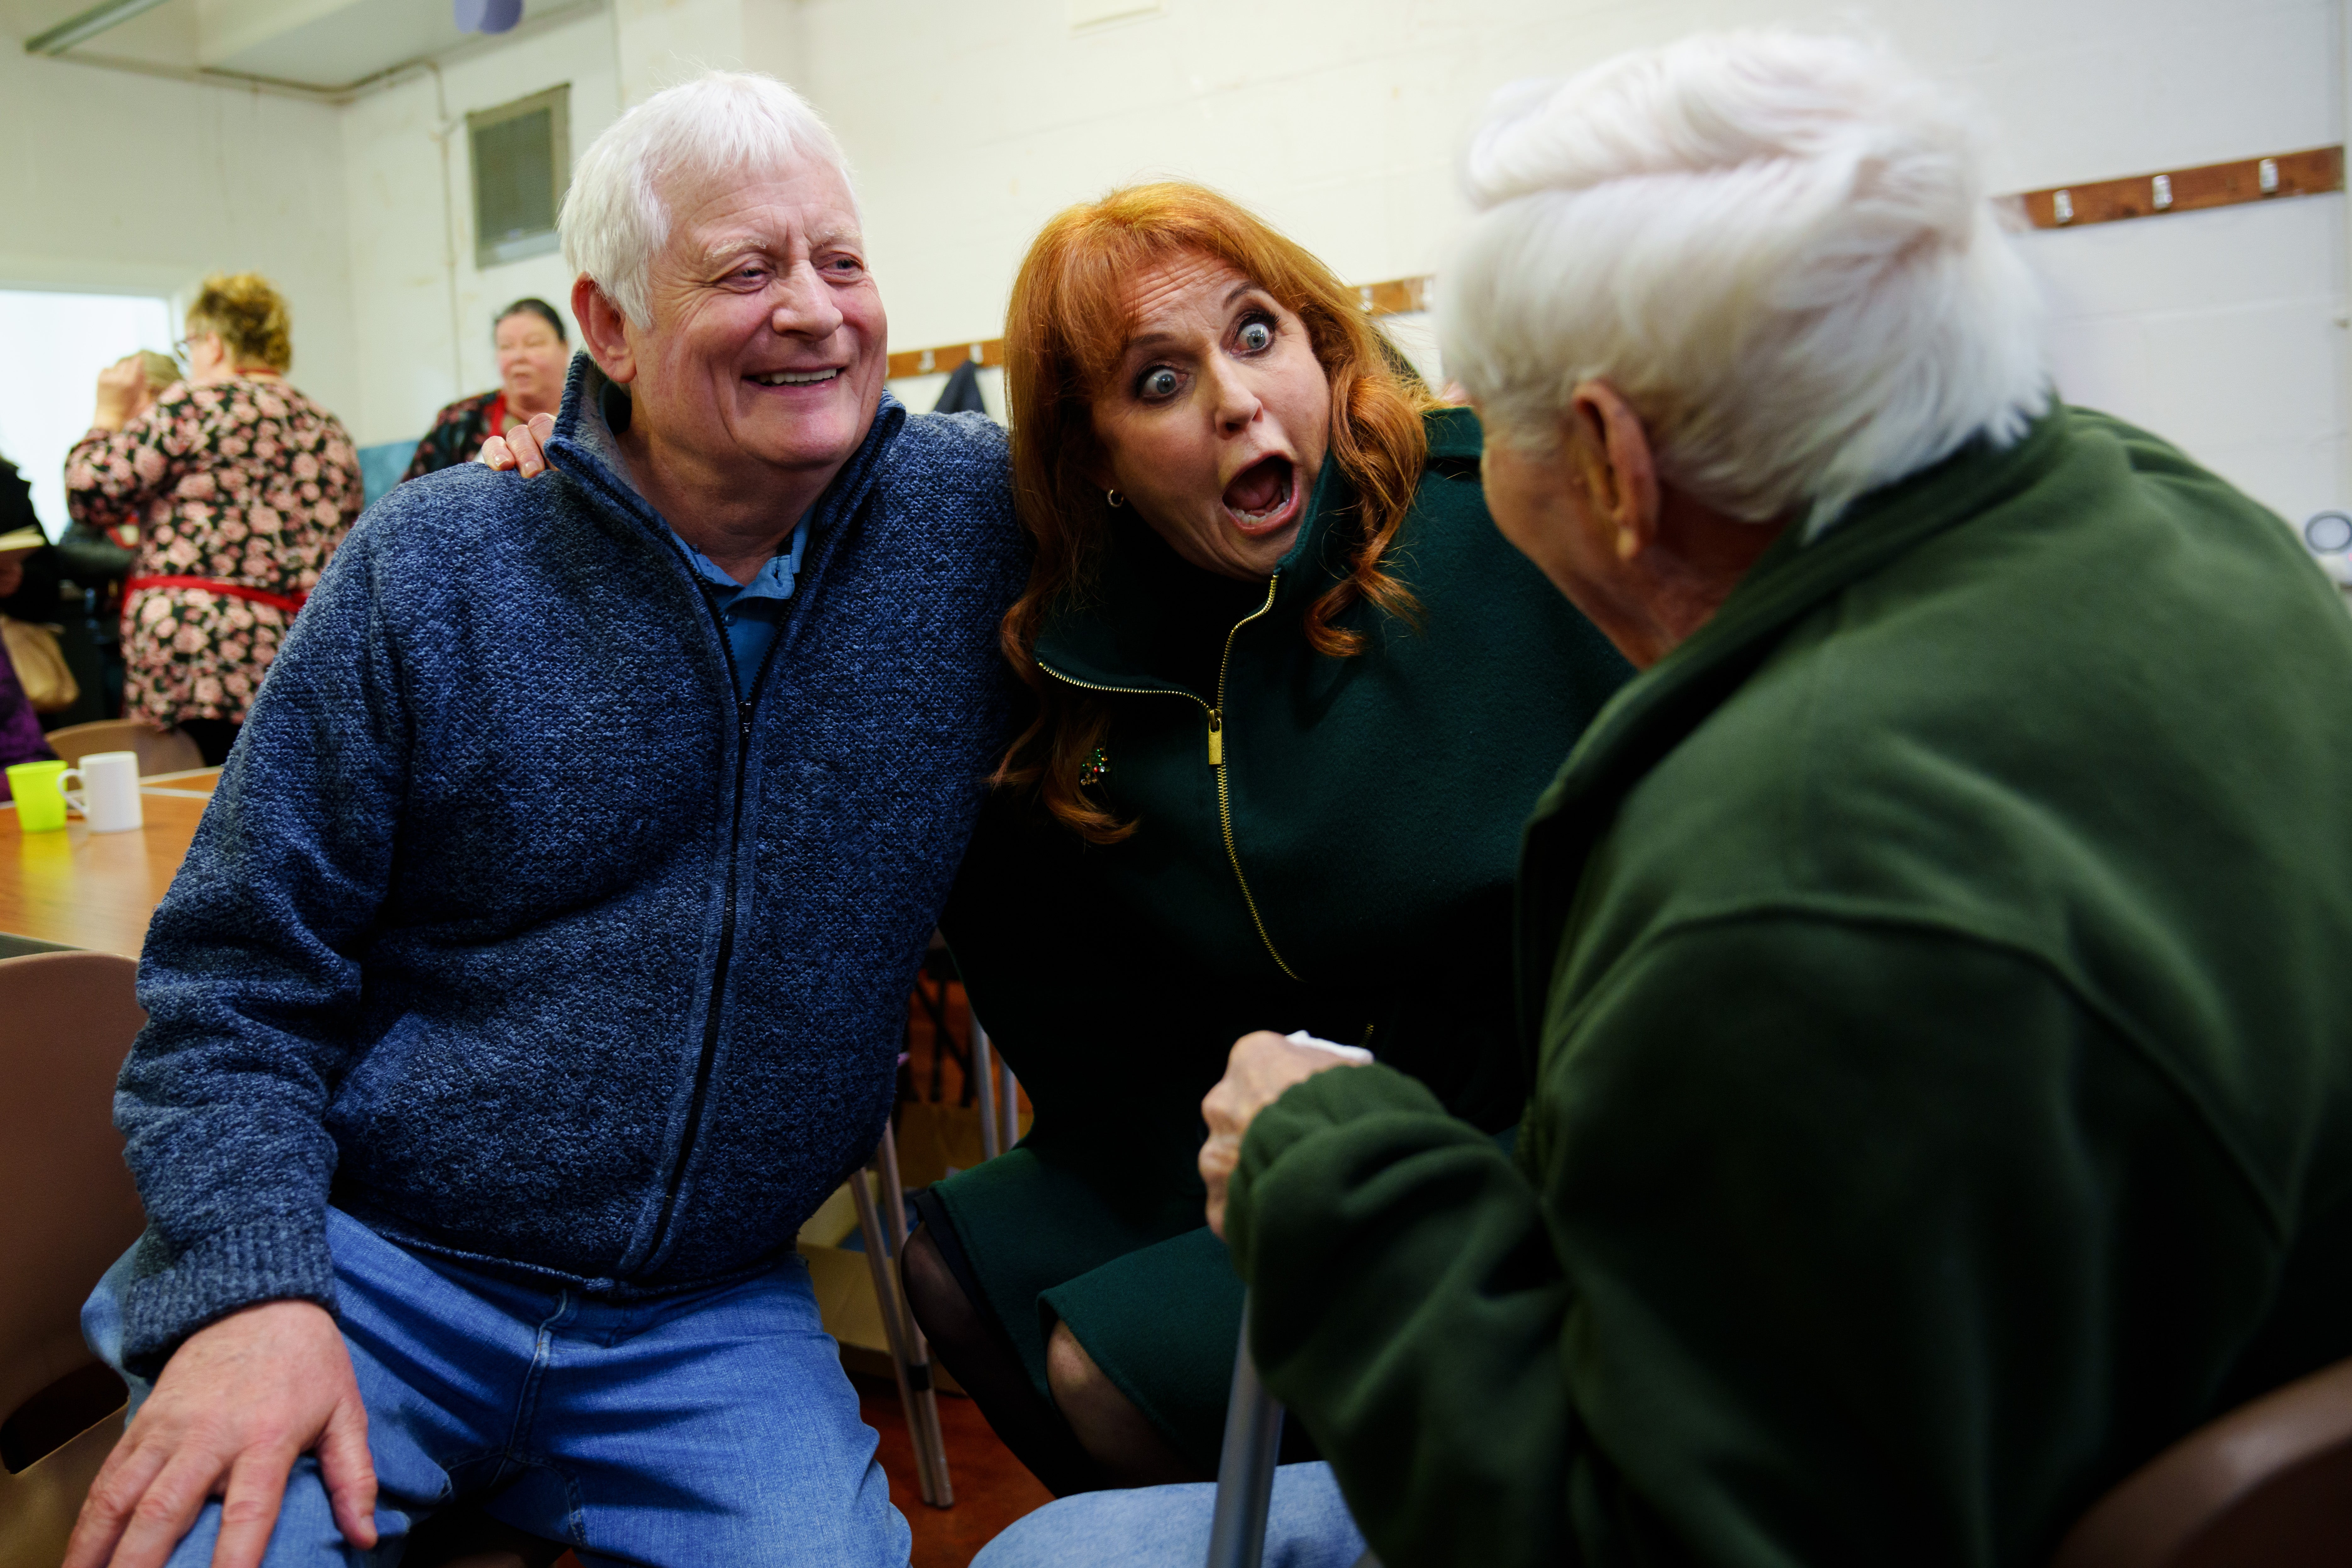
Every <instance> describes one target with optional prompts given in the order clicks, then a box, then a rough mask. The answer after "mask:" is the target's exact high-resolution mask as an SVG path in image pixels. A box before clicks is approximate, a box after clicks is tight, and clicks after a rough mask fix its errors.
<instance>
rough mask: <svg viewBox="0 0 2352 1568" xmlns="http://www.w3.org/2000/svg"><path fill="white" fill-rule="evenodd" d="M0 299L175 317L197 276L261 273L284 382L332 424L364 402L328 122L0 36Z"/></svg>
mask: <svg viewBox="0 0 2352 1568" xmlns="http://www.w3.org/2000/svg"><path fill="white" fill-rule="evenodd" d="M0 147H5V149H6V156H5V157H0V212H5V213H6V214H7V215H8V216H7V223H6V225H5V228H0V288H9V289H56V290H58V291H61V292H68V293H91V292H111V293H123V294H133V295H145V296H150V297H163V298H166V299H171V300H173V301H174V310H173V316H174V320H175V321H176V320H177V317H178V314H179V311H180V310H181V309H182V308H184V305H185V303H186V300H187V299H188V297H189V296H190V294H191V293H192V292H193V289H194V284H195V282H196V280H197V279H200V278H201V277H203V276H204V274H205V273H207V272H213V271H223V272H235V271H243V270H247V269H251V270H254V271H257V272H260V273H262V274H264V275H265V276H267V277H268V279H270V280H271V281H272V282H274V283H275V284H277V286H278V289H279V290H280V291H281V292H283V293H284V294H285V296H286V299H287V302H288V304H289V307H290V308H291V310H292V311H293V316H294V368H293V374H292V377H291V379H292V380H293V381H294V383H295V384H297V385H299V386H300V387H301V388H302V389H303V390H304V391H305V392H308V393H310V395H312V396H314V397H316V398H317V399H318V400H319V401H320V403H322V404H324V405H326V406H327V407H329V408H331V409H333V410H335V411H336V412H337V413H339V414H342V413H347V411H348V410H350V409H351V408H352V405H354V404H355V403H356V402H357V400H358V395H359V391H360V387H361V384H362V377H361V374H360V366H359V363H358V361H357V357H356V355H355V353H354V352H353V350H354V334H353V331H352V309H351V264H350V246H349V241H348V239H347V237H346V234H345V227H344V221H343V210H344V208H343V191H344V170H343V161H342V143H341V119H340V116H339V115H338V113H337V111H336V110H334V109H332V108H330V107H327V106H325V105H321V104H315V103H305V102H300V101H298V100H291V99H286V98H279V97H265V96H262V95H258V94H256V93H253V92H249V91H246V90H243V89H229V88H222V87H214V86H209V85H200V84H193V83H183V82H176V81H166V80H160V79H155V78H152V77H143V76H133V75H130V74H127V73H124V72H121V71H110V70H101V69H98V68H93V67H90V66H86V65H80V64H69V63H67V62H64V61H60V60H52V59H41V58H31V57H28V56H26V54H25V53H24V52H23V51H22V50H21V49H20V48H18V47H16V45H15V44H14V43H13V42H7V41H0ZM0 354H5V355H6V356H7V360H8V363H7V366H6V368H7V373H8V374H10V375H12V376H16V377H20V378H22V377H29V378H32V379H34V380H36V381H47V380H49V379H50V378H52V377H53V378H54V384H52V386H51V391H52V392H53V394H54V395H55V396H57V397H58V398H59V399H61V400H64V401H66V402H68V403H71V404H79V405H80V406H81V408H82V410H83V411H84V412H85V413H87V412H88V410H89V406H90V405H91V403H92V402H93V401H94V388H93V386H92V384H91V382H90V380H89V378H88V377H87V376H86V375H85V374H84V373H83V372H82V371H81V370H80V369H75V370H74V371H73V372H72V373H71V374H67V373H66V372H65V371H64V370H63V369H62V367H58V366H56V365H51V364H46V363H39V361H38V359H37V353H36V351H34V350H32V349H31V348H30V347H28V346H26V345H23V344H11V343H5V342H0ZM20 355H21V356H24V357H22V358H20V357H19V356H20ZM44 521H48V522H49V523H50V524H51V526H53V527H54V526H58V525H59V524H60V523H61V521H62V520H60V519H51V518H45V519H44Z"/></svg>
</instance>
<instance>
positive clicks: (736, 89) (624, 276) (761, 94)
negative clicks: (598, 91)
mask: <svg viewBox="0 0 2352 1568" xmlns="http://www.w3.org/2000/svg"><path fill="white" fill-rule="evenodd" d="M809 160H814V161H815V162H818V163H827V164H830V165H831V166H832V167H834V168H835V169H837V170H839V171H840V173H841V179H842V183H843V184H849V183H850V179H849V161H848V160H847V159H846V158H845V157H843V156H842V153H841V143H840V142H836V141H835V140H834V135H833V132H832V130H831V129H830V128H828V127H827V126H826V124H825V122H824V121H823V120H821V119H819V118H818V116H817V112H816V110H814V109H811V108H810V107H809V105H808V100H806V99H804V98H803V97H801V95H800V94H799V93H797V92H794V91H793V89H791V88H789V87H786V86H785V85H784V84H783V83H782V82H780V81H778V80H777V79H775V78H773V77H772V76H761V75H760V74H758V73H756V72H752V71H706V72H704V73H703V74H702V75H701V76H698V77H697V78H695V79H693V80H692V81H688V82H681V83H679V84H678V85H677V86H676V87H671V88H664V89H662V90H661V91H659V92H657V93H656V94H654V95H653V96H652V97H651V98H649V99H647V100H645V101H644V102H643V103H641V104H639V105H637V106H636V107H635V109H632V110H629V111H628V112H627V113H626V114H624V115H623V116H621V118H620V119H618V120H616V121H614V122H613V123H612V124H611V125H610V126H608V127H606V128H605V131H604V134H603V135H602V136H599V137H597V138H596V140H595V141H594V142H591V143H589V146H588V151H586V152H585V153H582V154H581V155H580V162H579V163H576V164H574V165H573V167H572V188H571V189H570V191H568V192H567V193H566V194H565V195H564V198H563V214H562V217H560V218H559V219H557V221H556V228H557V231H558V232H559V233H561V234H562V237H563V259H564V261H565V263H566V264H567V265H569V266H570V267H572V268H573V269H574V270H575V271H579V272H585V273H586V274H588V276H589V277H591V278H593V279H595V280H596V283H597V286H598V287H599V288H601V289H604V292H605V294H606V295H607V296H609V297H610V298H611V300H612V301H613V302H614V304H616V305H618V306H619V307H620V308H621V313H622V314H624V315H625V316H627V317H628V318H629V320H630V321H634V322H635V323H636V324H637V325H639V326H641V327H642V326H644V325H645V324H646V322H647V321H650V320H651V319H652V301H651V300H650V298H649V297H648V294H647V289H646V274H647V273H648V271H650V270H651V268H652V266H653V259H654V257H655V256H656V254H657V253H658V252H659V251H660V249H661V247H662V246H663V245H664V244H665V243H667V240H668V239H669V226H670V211H669V208H668V206H667V205H666V204H665V203H664V202H663V200H662V191H663V189H664V188H665V187H672V188H674V187H675V186H676V185H677V184H680V183H688V184H690V183H692V182H694V181H697V180H700V179H707V178H712V177H716V176H719V175H725V174H768V173H772V172H773V171H776V170H778V169H782V168H784V167H787V166H789V165H791V164H793V163H800V162H803V161H809ZM856 199H857V197H856V189H855V187H853V188H852V190H851V194H850V200H851V201H852V202H853V203H855V202H856Z"/></svg>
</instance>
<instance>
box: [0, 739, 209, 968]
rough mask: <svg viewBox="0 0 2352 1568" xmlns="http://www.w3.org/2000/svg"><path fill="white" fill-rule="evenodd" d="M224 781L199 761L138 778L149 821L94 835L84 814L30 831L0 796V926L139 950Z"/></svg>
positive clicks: (40, 937) (15, 932)
mask: <svg viewBox="0 0 2352 1568" xmlns="http://www.w3.org/2000/svg"><path fill="white" fill-rule="evenodd" d="M219 779H220V770H219V769H218V768H201V769H198V770H197V771H195V772H194V773H159V774H157V775H156V776H155V777H153V778H148V779H142V780H140V781H139V793H140V795H141V796H142V799H141V801H140V803H139V812H140V815H141V816H143V817H144V818H145V819H146V826H143V827H141V828H138V829H135V830H134V831H132V832H129V833H92V832H91V831H90V830H89V825H88V824H86V823H84V822H83V821H82V819H81V818H80V817H79V816H74V817H68V819H67V821H66V826H65V831H64V832H62V833H26V832H25V831H23V830H22V829H21V828H19V827H18V826H16V807H15V805H12V804H0V931H5V932H6V933H8V934H9V935H12V936H28V937H31V938H33V939H34V940H36V941H37V942H58V943H59V944H61V945H63V946H66V947H88V948H95V949H97V950H98V951H99V952H119V953H121V954H122V955H123V956H124V957H126V958H136V957H138V956H139V950H140V948H141V947H142V946H143V945H144V944H145V942H146V941H147V922H148V921H149V920H150V919H151V918H152V917H153V915H154V913H155V906H156V905H157V904H159V903H161V902H162V901H163V892H164V889H167V888H169V887H170V886H171V885H172V879H173V876H174V875H176V874H177V873H178V871H179V869H180V862H181V861H182V860H183V859H184V858H186V857H187V853H188V842H189V840H191V839H193V838H194V837H195V836H196V820H197V818H199V817H201V816H204V814H205V801H206V800H208V799H210V798H211V796H212V791H213V785H214V784H216V783H217V782H219Z"/></svg>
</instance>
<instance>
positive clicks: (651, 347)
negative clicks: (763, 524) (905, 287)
mask: <svg viewBox="0 0 2352 1568" xmlns="http://www.w3.org/2000/svg"><path fill="white" fill-rule="evenodd" d="M662 196H663V199H664V201H665V203H666V204H667V206H668V207H669V210H670V214H671V220H670V232H669V238H668V240H667V243H666V244H664V245H663V247H662V248H661V250H660V252H659V253H658V254H657V255H656V257H655V258H654V262H653V266H652V268H651V269H650V276H649V278H648V279H647V282H648V285H649V287H648V295H649V299H650V305H651V314H652V317H653V320H652V321H651V322H649V323H647V324H646V325H645V326H642V327H641V326H639V325H638V324H637V323H635V322H630V323H627V324H626V325H625V327H624V329H623V331H624V332H625V336H626V339H627V342H628V349H629V357H630V358H631V360H632V361H633V362H634V369H635V375H634V377H633V378H632V379H631V381H630V384H629V391H630V395H631V398H632V400H633V402H634V404H635V416H634V417H633V425H634V426H635V428H636V430H637V431H639V432H641V433H642V434H643V436H644V437H645V438H646V439H647V441H648V442H649V443H650V444H651V446H652V447H653V449H654V451H655V453H656V456H657V458H671V459H677V460H682V461H683V463H684V464H685V465H686V466H688V467H689V468H696V469H699V470H701V471H702V472H703V473H704V474H705V475H707V476H716V475H718V474H721V473H724V472H726V471H727V470H730V469H735V470H740V469H744V468H770V469H785V470H791V471H793V472H796V473H799V474H803V475H813V474H814V473H815V472H817V471H820V470H829V469H834V468H839V467H840V466H841V464H843V463H844V462H845V461H846V460H847V459H848V458H849V457H850V455H851V454H852V453H854V452H856V450H857V447H858V445H859V443H860V442H862V441H864V440H865V439H866V430H867V429H868V428H869V427H870V426H872V425H873V422H874V412H875V409H876V407H877V405H879V403H880V401H881V396H882V383H883V379H884V376H885V374H886V373H887V369H888V352H887V331H888V328H887V321H885V320H884V317H883V312H882V297H881V294H880V292H879V291H878V290H877V289H876V288H875V286H874V280H873V279H872V277H871V276H869V275H868V274H867V272H866V248H865V242H864V239H863V238H862V237H861V235H860V233H859V228H858V222H857V210H856V205H854V204H853V202H852V201H851V199H850V194H849V186H848V184H847V182H845V180H844V179H843V178H842V176H841V174H840V172H839V171H838V170H836V169H834V168H832V167H830V166H829V165H827V164H825V163H823V162H821V161H817V160H808V159H804V160H801V161H799V162H797V163H793V164H792V165H790V166H787V167H785V168H783V169H781V170H777V171H774V172H772V173H768V174H730V175H726V176H723V177H719V178H713V179H707V180H701V181H679V182H677V183H676V184H672V185H668V186H666V187H665V188H664V190H663V191H662ZM746 477H747V478H748V477H751V476H749V475H747V476H746ZM830 477H831V475H830V473H826V474H825V478H826V479H830Z"/></svg>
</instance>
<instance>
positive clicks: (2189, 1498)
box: [2051, 1361, 2352, 1568]
mask: <svg viewBox="0 0 2352 1568" xmlns="http://www.w3.org/2000/svg"><path fill="white" fill-rule="evenodd" d="M2346 1563H2352V1361H2344V1362H2338V1363H2336V1365H2334V1366H2332V1367H2329V1368H2327V1369H2326V1371H2324V1372H2315V1373H2312V1374H2311V1375H2310V1376H2309V1377H2305V1378H2302V1379H2299V1380H2297V1381H2296V1382H2294V1383H2290V1384H2287V1385H2286V1386H2285V1387H2284V1388H2280V1389H2276V1390H2273V1392H2271V1393H2269V1394H2264V1395H2263V1396H2262V1397H2261V1398H2260V1399H2257V1400H2254V1401H2253V1402H2252V1403H2251V1404H2248V1405H2240V1406H2239V1407H2238V1408H2237V1409H2235V1410H2233V1411H2231V1412H2230V1414H2228V1415H2224V1416H2222V1417H2221V1419H2219V1420H2217V1421H2213V1422H2211V1423H2209V1424H2208V1425H2206V1426H2200V1427H2199V1428H2198V1429H2197V1430H2196V1431H2194V1432H2191V1433H2190V1434H2189V1436H2186V1437H2183V1438H2182V1439H2181V1440H2180V1441H2179V1442H2178V1443H2175V1444H2174V1445H2173V1446H2172V1447H2169V1448H2167V1449H2166V1450H2165V1451H2164V1452H2163V1453H2161V1454H2158V1456H2157V1457H2156V1458H2153V1459H2151V1460H2149V1461H2148V1462H2147V1464H2146V1465H2144V1466H2142V1467H2141V1468H2139V1469H2138V1470H2137V1471H2136V1472H2135V1473H2134V1474H2133V1475H2131V1476H2130V1477H2129V1478H2127V1479H2126V1480H2125V1481H2124V1482H2123V1484H2122V1485H2120V1486H2118V1487H2116V1489H2115V1490H2113V1491H2111V1492H2109V1493H2108V1494H2107V1495H2106V1496H2105V1497H2104V1498H2101V1499H2100V1500H2099V1501H2098V1502H2097V1504H2096V1505H2095V1506H2094V1507H2093V1508H2092V1510H2091V1511H2090V1512H2088V1513H2086V1514H2084V1516H2083V1517H2082V1519H2081V1521H2078V1522H2077V1523H2076V1524H2075V1526H2074V1529H2073V1530H2072V1531H2069V1532H2068V1533H2067V1536H2066V1539H2065V1542H2063V1544H2062V1545H2061V1546H2060V1547H2059V1548H2058V1555H2057V1557H2056V1559H2055V1560H2054V1561H2053V1563H2052V1564H2051V1568H2343V1565H2344V1564H2346Z"/></svg>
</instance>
